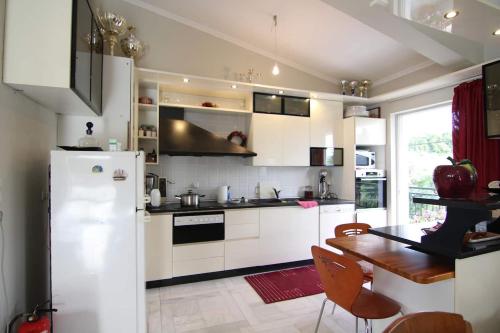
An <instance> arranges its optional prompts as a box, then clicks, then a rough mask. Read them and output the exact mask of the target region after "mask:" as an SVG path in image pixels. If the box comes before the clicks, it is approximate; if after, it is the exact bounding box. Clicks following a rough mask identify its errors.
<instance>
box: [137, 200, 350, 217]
mask: <svg viewBox="0 0 500 333" xmlns="http://www.w3.org/2000/svg"><path fill="white" fill-rule="evenodd" d="M297 200H299V199H297V198H290V199H281V200H280V201H278V200H277V199H252V200H249V202H246V203H226V204H220V203H218V202H217V201H200V205H199V206H198V207H183V206H181V204H180V203H164V204H161V205H160V206H159V207H152V206H151V205H147V207H146V210H147V211H148V212H150V213H151V214H156V213H177V212H196V211H207V210H226V209H243V208H264V207H294V206H299V204H298V203H297V202H296V201H297ZM300 200H304V199H300ZM314 201H316V202H318V204H319V205H320V206H321V205H346V204H354V201H351V200H342V199H326V200H320V199H314Z"/></svg>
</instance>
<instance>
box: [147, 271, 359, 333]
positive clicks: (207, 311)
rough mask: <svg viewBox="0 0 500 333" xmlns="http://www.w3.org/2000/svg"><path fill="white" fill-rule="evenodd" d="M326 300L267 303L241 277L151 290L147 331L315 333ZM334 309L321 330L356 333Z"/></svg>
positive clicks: (351, 322)
mask: <svg viewBox="0 0 500 333" xmlns="http://www.w3.org/2000/svg"><path fill="white" fill-rule="evenodd" d="M324 297H325V296H324V294H319V295H314V296H309V297H302V298H297V299H294V300H290V301H285V302H278V303H273V304H265V303H264V302H263V301H262V300H261V298H260V297H259V296H258V295H257V293H256V292H255V291H254V290H253V289H252V287H251V286H250V285H249V284H248V283H247V282H246V281H245V280H244V279H243V277H241V276H238V277H233V278H226V279H219V280H212V281H206V282H198V283H191V284H184V285H177V286H172V287H164V288H156V289H149V290H147V307H148V333H179V332H207V333H223V332H241V333H250V332H268V333H271V332H287V333H288V332H313V331H314V327H315V324H316V320H317V317H318V314H319V310H320V308H321V302H322V301H323V299H324ZM331 310H332V303H327V306H326V308H325V314H324V316H323V319H322V324H321V326H320V330H319V331H320V332H335V333H344V332H346V333H347V332H348V333H352V332H354V324H355V319H354V317H353V316H351V315H350V314H349V313H347V312H346V311H344V310H343V309H341V308H339V307H337V309H336V310H335V315H334V316H332V315H331V314H330V312H331ZM363 328H364V325H363V323H362V321H361V320H360V322H359V331H360V332H362V331H363Z"/></svg>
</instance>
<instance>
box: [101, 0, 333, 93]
mask: <svg viewBox="0 0 500 333" xmlns="http://www.w3.org/2000/svg"><path fill="white" fill-rule="evenodd" d="M95 2H96V4H98V5H101V6H102V7H103V8H105V9H107V10H110V11H113V12H116V13H119V14H121V15H123V16H125V17H126V19H127V22H129V23H130V24H133V25H135V26H136V27H137V37H138V38H140V39H141V40H143V41H144V42H146V43H147V44H148V50H147V52H146V55H145V56H144V57H143V58H142V59H140V60H139V61H138V63H137V66H138V67H146V68H151V69H158V70H165V71H171V72H178V73H185V74H194V75H201V76H208V77H214V78H222V79H230V80H232V79H234V73H241V72H243V73H246V72H247V71H248V69H249V68H254V69H255V70H256V71H257V72H260V73H262V74H263V75H264V78H263V80H262V81H259V83H264V84H269V85H277V86H284V87H290V88H302V89H309V90H316V91H328V92H334V91H338V87H337V85H335V84H333V83H331V82H327V81H324V80H321V79H318V78H316V77H314V76H311V75H309V74H306V73H304V72H301V71H298V70H296V69H293V68H291V67H289V66H286V65H283V64H280V69H281V74H280V75H278V76H276V77H275V76H273V75H271V69H272V67H273V64H274V60H272V59H269V58H266V57H264V56H261V55H259V54H257V53H254V52H252V51H249V50H247V49H244V48H242V47H239V46H236V45H234V44H232V43H229V42H226V41H224V40H222V39H219V38H216V37H214V36H212V35H209V34H208V33H205V32H202V31H200V30H197V29H194V28H191V27H189V26H186V25H184V24H181V23H178V22H176V21H173V20H171V19H168V18H166V17H164V16H160V15H158V14H155V13H152V12H150V11H148V10H145V9H142V8H140V7H137V6H134V5H131V4H130V3H127V2H125V1H123V0H95ZM242 14H244V13H242ZM118 49H119V47H118ZM119 52H120V50H118V53H119Z"/></svg>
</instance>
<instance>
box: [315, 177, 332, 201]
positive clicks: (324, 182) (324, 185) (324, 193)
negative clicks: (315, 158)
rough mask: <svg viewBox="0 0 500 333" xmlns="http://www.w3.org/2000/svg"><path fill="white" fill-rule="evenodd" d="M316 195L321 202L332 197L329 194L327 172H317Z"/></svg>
mask: <svg viewBox="0 0 500 333" xmlns="http://www.w3.org/2000/svg"><path fill="white" fill-rule="evenodd" d="M318 193H319V198H320V199H321V200H324V199H327V198H329V197H331V196H332V193H331V192H330V184H328V170H325V169H321V170H320V172H319V184H318Z"/></svg>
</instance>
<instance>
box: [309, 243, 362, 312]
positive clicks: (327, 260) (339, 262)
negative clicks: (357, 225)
mask: <svg viewBox="0 0 500 333" xmlns="http://www.w3.org/2000/svg"><path fill="white" fill-rule="evenodd" d="M311 252H312V255H313V258H314V265H315V266H316V269H317V270H318V273H319V277H320V280H321V283H322V284H323V288H324V290H325V293H326V296H327V297H328V298H329V299H330V300H331V301H332V302H334V303H336V304H338V305H339V306H341V307H342V308H344V309H345V310H347V311H351V307H352V304H353V303H354V301H355V300H356V298H357V297H358V295H359V292H360V291H361V288H362V285H363V271H362V270H361V267H360V266H359V264H358V263H357V262H355V261H354V260H352V259H349V258H346V257H344V256H341V255H339V254H336V253H333V252H330V251H328V250H325V249H323V248H321V247H319V246H313V247H311Z"/></svg>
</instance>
